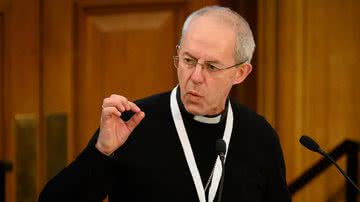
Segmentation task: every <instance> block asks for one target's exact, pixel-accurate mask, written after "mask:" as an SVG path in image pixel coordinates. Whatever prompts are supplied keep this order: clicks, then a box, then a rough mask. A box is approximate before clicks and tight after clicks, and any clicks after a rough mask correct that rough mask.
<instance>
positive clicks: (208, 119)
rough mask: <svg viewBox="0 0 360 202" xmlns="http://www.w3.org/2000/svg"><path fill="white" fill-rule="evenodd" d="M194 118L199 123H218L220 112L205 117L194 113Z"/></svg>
mask: <svg viewBox="0 0 360 202" xmlns="http://www.w3.org/2000/svg"><path fill="white" fill-rule="evenodd" d="M194 120H195V121H198V122H201V123H207V124H216V123H220V120H221V114H219V115H217V116H215V117H206V116H201V115H195V116H194Z"/></svg>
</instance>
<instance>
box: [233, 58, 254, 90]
mask: <svg viewBox="0 0 360 202" xmlns="http://www.w3.org/2000/svg"><path fill="white" fill-rule="evenodd" d="M251 71H252V65H251V64H249V63H245V64H243V65H241V66H240V67H238V68H237V69H236V75H235V80H234V83H233V85H235V84H239V83H242V82H243V81H244V80H245V79H246V77H247V76H248V75H249V74H250V73H251Z"/></svg>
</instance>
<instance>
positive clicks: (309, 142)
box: [300, 135, 360, 193]
mask: <svg viewBox="0 0 360 202" xmlns="http://www.w3.org/2000/svg"><path fill="white" fill-rule="evenodd" d="M300 143H301V144H302V145H303V146H305V147H306V148H308V149H309V150H311V151H314V152H317V153H319V154H321V155H322V156H324V157H325V158H327V159H329V160H330V161H331V162H332V163H333V164H334V165H335V166H336V168H337V169H338V170H339V171H340V172H341V174H342V175H343V176H344V177H345V178H346V179H347V180H348V181H349V182H350V183H351V184H352V185H353V186H354V188H355V189H356V190H357V192H359V193H360V189H359V187H358V186H356V184H355V183H354V182H353V181H352V180H351V179H350V177H349V176H348V175H347V174H346V173H345V172H344V170H343V169H341V168H340V166H339V165H338V164H337V163H336V162H335V161H334V159H333V158H331V156H330V155H329V154H328V153H327V152H325V151H324V150H322V149H321V148H320V146H319V145H318V143H316V142H315V140H313V139H311V138H310V137H308V136H306V135H303V136H301V138H300Z"/></svg>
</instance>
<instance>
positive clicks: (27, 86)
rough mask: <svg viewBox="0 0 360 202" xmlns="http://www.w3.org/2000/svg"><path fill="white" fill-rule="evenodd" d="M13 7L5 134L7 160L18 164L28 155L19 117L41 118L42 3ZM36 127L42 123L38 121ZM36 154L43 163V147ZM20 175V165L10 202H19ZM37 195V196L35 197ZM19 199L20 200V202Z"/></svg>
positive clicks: (22, 1) (8, 19)
mask: <svg viewBox="0 0 360 202" xmlns="http://www.w3.org/2000/svg"><path fill="white" fill-rule="evenodd" d="M6 2H7V3H8V4H9V5H8V6H7V9H6V16H5V17H4V19H5V20H4V24H5V26H4V27H5V51H4V52H5V58H4V59H5V75H4V95H5V96H4V98H3V102H4V105H5V106H6V107H5V109H4V114H5V117H4V118H5V120H4V125H5V134H6V137H7V138H6V146H5V147H6V149H5V150H6V154H5V156H6V158H7V159H8V160H10V161H12V162H16V156H17V154H20V153H22V152H26V151H24V150H23V148H19V147H16V143H17V142H19V141H26V138H25V137H24V138H23V139H22V138H20V137H18V138H16V135H15V116H19V115H23V114H32V115H33V116H34V117H35V119H38V118H39V115H40V94H41V92H40V90H39V89H40V77H39V72H40V70H39V23H38V21H39V2H38V1H37V0H31V1H29V0H12V1H6ZM36 123H39V122H38V121H37V122H36ZM38 128H39V125H38V124H36V125H35V129H34V130H35V131H36V133H35V136H36V137H37V138H40V133H39V130H38ZM33 146H34V147H35V149H36V153H35V154H34V155H35V157H34V156H32V157H33V158H35V159H38V160H40V156H39V152H38V151H39V147H40V146H39V145H38V144H36V145H33ZM34 166H35V170H36V175H37V176H38V175H39V173H41V166H40V165H39V164H35V165H34ZM19 172H20V168H19V170H18V167H17V165H14V169H13V171H12V172H11V173H10V174H9V178H8V181H7V182H8V183H7V187H6V193H7V198H6V201H10V202H14V201H17V199H16V195H15V193H16V192H17V191H18V187H17V185H16V184H15V182H16V181H17V179H16V176H19V175H18V174H20V173H19ZM35 186H36V187H35V188H34V189H32V190H37V191H38V190H39V189H40V188H39V186H40V184H39V181H38V178H37V179H36V183H35ZM32 194H34V195H35V194H36V193H32ZM20 198H21V197H20ZM20 198H19V200H20Z"/></svg>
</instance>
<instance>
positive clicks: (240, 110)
mask: <svg viewBox="0 0 360 202" xmlns="http://www.w3.org/2000/svg"><path fill="white" fill-rule="evenodd" d="M231 105H232V107H233V111H234V116H235V117H236V118H237V119H238V120H239V121H240V122H242V123H246V124H247V125H249V124H256V125H257V124H260V125H262V124H265V123H267V121H266V119H265V118H264V117H263V116H262V115H260V114H258V113H257V112H256V111H254V110H253V109H251V108H249V107H247V106H245V105H243V104H240V103H238V102H236V101H234V100H231Z"/></svg>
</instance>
